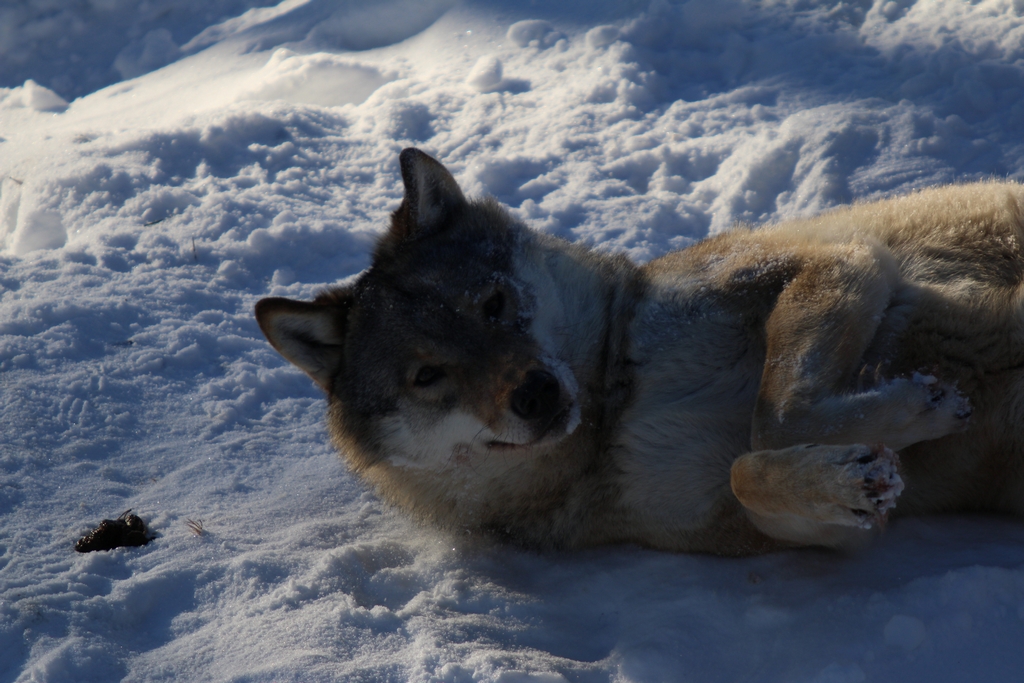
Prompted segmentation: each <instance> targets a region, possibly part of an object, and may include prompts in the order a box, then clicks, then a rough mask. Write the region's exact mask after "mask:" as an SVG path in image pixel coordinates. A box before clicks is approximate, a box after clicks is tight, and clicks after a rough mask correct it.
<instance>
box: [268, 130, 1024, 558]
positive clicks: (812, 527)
mask: <svg viewBox="0 0 1024 683" xmlns="http://www.w3.org/2000/svg"><path fill="white" fill-rule="evenodd" d="M399 161H400V166H401V175H402V180H403V183H404V189H405V194H404V198H403V199H402V201H401V204H400V205H399V207H398V209H397V210H395V211H394V213H393V214H392V215H391V221H390V227H389V229H388V230H387V231H386V233H384V234H383V236H382V237H381V239H380V240H379V242H378V244H377V246H376V250H375V252H374V254H373V258H372V265H371V267H370V268H369V269H368V270H366V271H365V272H363V273H362V274H361V275H360V276H359V277H358V278H357V279H356V280H355V281H354V282H352V283H351V284H349V285H346V286H343V287H337V286H336V287H331V288H328V289H326V290H325V291H323V292H322V293H321V294H319V295H318V296H317V297H316V298H315V300H313V301H293V300H289V299H283V298H267V299H263V300H261V301H259V302H258V303H257V305H256V318H257V320H258V322H259V325H260V328H261V329H262V330H263V332H264V334H265V335H266V337H267V339H268V340H269V342H270V343H271V345H272V346H273V347H274V348H275V349H276V350H277V351H279V352H280V353H281V354H282V355H283V356H284V357H285V358H286V359H287V360H289V361H291V362H292V363H294V364H295V365H296V366H298V367H299V368H301V369H302V370H303V371H305V372H306V373H307V374H308V375H309V376H310V377H311V378H312V379H313V380H314V381H315V382H316V383H317V384H318V385H320V387H322V388H323V390H324V391H325V392H326V395H327V403H328V407H327V424H328V427H329V432H330V435H331V438H332V440H333V442H334V444H335V445H336V446H337V448H338V450H339V451H340V452H341V454H342V456H343V457H344V458H345V459H346V460H347V462H348V465H349V466H350V467H351V469H352V471H354V472H355V473H356V474H357V475H358V476H359V477H361V478H362V479H364V480H365V481H366V482H368V483H369V484H370V485H371V486H372V487H373V489H375V490H376V491H377V493H378V494H379V495H380V496H381V497H382V498H384V499H385V500H387V501H390V502H391V503H393V504H394V505H396V506H398V507H400V508H403V509H405V510H407V511H409V512H411V513H412V514H413V515H415V516H416V517H419V518H423V519H427V520H430V521H432V522H433V523H435V524H438V525H440V526H442V527H446V528H449V529H458V530H462V529H465V530H470V531H474V532H478V533H482V534H486V535H491V536H495V537H498V538H501V539H505V540H509V541H512V542H514V543H518V544H521V545H526V546H531V547H536V548H580V547H586V546H593V545H598V544H609V543H634V544H639V545H642V546H648V547H652V548H659V549H665V550H671V551H682V552H703V553H714V554H720V555H750V554H756V553H764V552H769V551H774V550H777V549H781V548H790V547H797V546H825V547H831V548H856V547H859V546H861V545H862V544H863V543H865V542H866V540H867V539H869V538H870V537H871V536H872V534H875V533H877V530H878V529H879V528H880V527H881V526H882V525H883V524H884V522H885V521H886V519H887V518H888V517H889V516H890V513H892V512H894V510H895V509H896V508H895V506H896V501H897V497H898V498H899V508H898V511H899V513H900V514H924V513H934V512H946V511H969V510H982V511H1000V512H1008V513H1014V514H1021V513H1022V512H1024V457H1022V455H1024V419H1022V418H1024V329H1022V321H1024V302H1022V297H1024V289H1022V282H1024V253H1022V244H1024V233H1022V230H1024V218H1022V206H1024V188H1022V186H1021V185H1018V184H1015V183H1012V182H984V183H976V184H963V185H953V186H947V187H939V188H933V189H927V190H922V191H919V192H915V193H913V194H910V195H907V196H902V197H898V198H894V199H887V200H884V201H879V202H875V203H862V204H857V205H853V206H848V207H844V208H839V209H836V210H833V211H829V212H827V213H825V214H822V215H819V216H817V217H814V218H808V219H801V220H794V221H789V222H783V223H778V224H774V225H767V226H764V227H759V228H756V229H754V228H751V227H749V226H737V227H736V228H735V229H733V230H731V231H729V232H726V233H724V234H720V235H717V236H714V237H710V238H707V239H705V240H703V241H700V242H698V243H696V244H694V245H692V246H690V247H688V248H685V249H683V250H681V251H676V252H672V253H669V254H667V255H665V256H662V257H661V258H658V259H655V260H653V261H651V262H649V263H647V264H646V265H637V264H635V263H633V262H631V261H630V260H628V259H627V258H625V257H624V256H621V255H611V254H604V253H600V252H598V251H595V250H594V249H592V248H589V247H587V246H584V245H581V244H573V243H569V242H566V241H563V240H561V239H558V238H555V237H553V236H550V235H547V234H542V233H539V232H536V231H534V230H531V229H529V228H528V227H527V226H526V225H524V224H523V223H522V222H520V221H519V220H517V219H516V218H514V217H513V216H511V215H510V214H509V212H508V211H507V210H506V209H505V208H503V207H502V206H501V205H499V204H498V203H497V202H496V201H495V200H494V199H493V198H483V199H473V200H470V199H467V198H466V197H465V196H464V195H463V193H462V191H461V189H460V188H459V185H458V184H457V183H456V181H455V179H454V178H453V177H452V175H451V174H450V173H449V172H448V170H447V169H446V168H445V167H444V166H443V165H442V164H440V163H439V162H438V161H436V160H435V159H433V158H431V157H430V156H428V155H426V154H425V153H423V152H421V151H419V150H417V149H406V150H404V151H403V152H402V153H401V155H400V157H399Z"/></svg>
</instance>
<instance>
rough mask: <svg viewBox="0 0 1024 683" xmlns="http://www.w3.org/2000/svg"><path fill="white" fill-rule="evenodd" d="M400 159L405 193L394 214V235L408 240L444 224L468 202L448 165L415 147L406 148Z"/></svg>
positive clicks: (392, 235) (392, 225)
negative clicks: (453, 212)
mask: <svg viewBox="0 0 1024 683" xmlns="http://www.w3.org/2000/svg"><path fill="white" fill-rule="evenodd" d="M398 161H399V163H400V164H401V166H402V182H403V183H405V197H404V198H403V199H402V205H401V206H399V207H398V210H397V211H395V213H394V216H392V219H391V237H392V238H393V239H397V240H399V241H404V240H406V239H408V238H409V237H419V236H422V235H426V234H429V233H430V232H433V231H434V230H436V229H437V228H439V227H441V225H442V224H443V223H444V219H445V218H446V217H447V215H448V214H449V213H450V212H451V211H452V210H453V209H455V208H457V207H459V206H462V205H464V204H465V203H466V198H465V197H464V196H462V190H461V189H459V184H458V183H456V182H455V178H453V177H452V174H451V173H449V172H448V169H446V168H445V167H444V166H443V165H441V163H440V162H438V161H437V160H436V159H433V158H431V157H429V156H427V155H426V154H424V153H423V152H421V151H419V150H418V149H416V148H415V147H409V148H407V149H403V150H402V153H401V154H400V155H399V157H398Z"/></svg>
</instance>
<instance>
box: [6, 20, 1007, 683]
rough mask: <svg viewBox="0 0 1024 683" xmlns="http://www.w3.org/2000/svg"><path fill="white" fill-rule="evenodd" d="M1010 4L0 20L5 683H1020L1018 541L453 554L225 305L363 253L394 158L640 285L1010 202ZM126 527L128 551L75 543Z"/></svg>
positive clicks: (974, 531)
mask: <svg viewBox="0 0 1024 683" xmlns="http://www.w3.org/2000/svg"><path fill="white" fill-rule="evenodd" d="M1022 15H1024V2H1021V0H1013V2H1011V1H1010V0H975V1H973V2H962V1H954V0H932V1H925V0H919V1H917V2H915V1H914V0H886V1H877V2H871V1H870V0H850V1H843V2H839V1H838V0H764V1H762V2H754V1H753V0H749V1H748V0H692V1H691V2H664V1H656V2H654V3H653V4H649V3H648V2H647V1H646V0H644V1H643V2H633V1H631V0H619V1H617V2H616V1H613V0H593V1H591V2H587V1H585V0H567V1H566V2H562V3H536V2H535V3H520V2H514V1H513V0H467V1H466V2H462V3H455V2H453V1H448V0H420V1H414V0H383V1H379V2H368V1H365V0H338V1H328V0H285V1H284V2H282V3H280V4H277V5H274V4H273V3H272V2H255V1H251V0H250V1H245V0H90V1H89V2H75V3H62V2H58V1H56V0H23V1H22V2H10V3H5V4H3V6H2V7H0V86H2V87H0V179H2V180H0V183H2V184H0V392H2V400H0V681H115V680H128V681H157V680H173V681H334V680H365V681H390V680H395V681H400V680H416V681H426V680H438V681H451V682H455V681H471V680H487V681H502V682H505V683H513V682H519V681H537V682H548V681H562V680H580V681H609V680H612V681H701V682H705V681H796V682H804V681H806V682H819V683H826V682H828V683H858V682H861V681H928V682H933V681H1010V680H1018V679H1019V677H1020V672H1021V671H1022V670H1024V648H1022V647H1021V643H1022V640H1024V525H1022V524H1021V523H1020V522H1018V521H1015V520H1006V519H991V518H976V517H973V518H972V517H936V518H927V519H906V520H899V521H897V522H895V523H893V524H891V525H890V527H889V529H888V530H887V532H886V533H885V535H884V536H883V537H882V538H881V539H880V541H879V542H878V543H877V544H875V545H874V546H873V547H871V548H869V549H868V550H866V551H864V552H862V553H861V554H858V555H856V556H853V557H846V556H840V555H836V554H830V553H823V552H816V551H808V552H791V553H779V554H776V555H772V556H768V557H760V558H753V559H747V560H728V559H719V558H712V557H702V556H685V555H672V554H667V553H658V552H651V551H645V550H641V549H637V548H632V547H615V548H604V549H598V550H592V551H586V552H580V553H573V554H541V555H538V554H532V553H527V552H521V551H518V550H514V549H510V548H505V547H496V546H493V545H490V544H488V543H485V542H481V541H477V540H473V539H468V538H461V537H453V536H451V535H447V534H444V533H440V532H437V531H435V530H432V529H429V528H422V527H420V526H417V525H416V524H414V523H412V522H410V521H409V520H407V519H405V518H404V517H402V516H401V515H400V514H397V513H394V512H392V511H390V510H388V509H387V508H385V507H384V506H382V505H381V504H380V503H379V502H378V501H377V500H376V499H375V498H374V497H373V496H372V495H371V494H369V493H367V492H365V490H364V488H363V487H362V486H361V485H360V484H359V483H358V482H357V481H355V480H354V479H353V478H352V477H351V476H350V475H349V474H348V473H347V472H346V471H345V469H344V467H343V466H342V465H341V463H340V461H339V459H338V458H337V456H336V455H335V454H334V453H332V452H331V449H330V448H329V447H328V446H327V443H326V437H325V434H324V429H323V426H322V414H323V410H324V402H323V399H322V397H321V395H320V394H319V393H318V390H317V389H316V388H315V387H314V386H313V384H312V383H311V382H310V381H309V380H308V379H307V378H306V377H305V376H304V375H302V374H301V373H300V372H299V371H297V370H295V369H293V368H291V367H289V366H287V365H286V364H285V362H284V361H283V360H282V359H281V358H280V357H279V356H277V354H275V353H274V352H273V351H272V350H271V349H270V348H269V346H268V345H267V344H266V343H265V342H264V341H263V339H262V337H261V335H260V333H259V330H258V329H257V326H256V324H255V321H254V320H253V317H252V306H253V304H254V302H255V301H256V300H257V299H258V298H259V297H262V296H266V295H284V296H292V297H309V296H311V295H312V294H313V293H314V292H315V291H316V290H317V289H318V288H319V287H321V286H323V285H324V284H329V283H333V282H337V281H339V280H342V279H344V278H346V277H349V276H352V275H354V274H356V273H358V272H359V271H360V270H361V269H362V268H364V267H365V266H366V265H367V259H368V254H369V251H370V249H371V248H372V244H373V242H374V239H375V237H376V236H377V235H378V234H379V232H380V231H381V229H382V227H383V225H384V221H385V218H386V216H387V213H388V211H389V210H392V209H393V208H394V207H395V206H396V205H397V202H398V200H399V199H400V195H401V183H400V180H399V174H398V163H397V154H398V152H399V150H400V149H401V148H403V147H405V146H408V145H417V146H420V147H421V148H423V149H424V150H426V151H427V152H429V153H431V154H434V155H436V156H437V157H438V158H440V159H442V160H443V161H444V162H445V163H446V164H448V166H449V168H451V169H452V171H453V172H454V173H455V175H456V177H457V178H458V179H459V181H460V182H461V183H462V184H463V187H464V189H465V190H466V191H467V192H468V193H471V194H481V193H485V192H486V193H491V194H493V195H495V196H496V197H498V199H500V200H501V201H503V202H506V203H507V204H509V205H510V206H512V207H513V208H514V210H516V211H517V212H518V213H519V215H521V216H522V217H523V218H525V219H527V220H528V221H529V222H530V223H531V224H532V225H534V226H535V227H537V228H538V229H541V230H545V231H548V232H550V233H553V234H557V235H561V236H563V237H566V238H569V239H576V240H582V241H584V242H586V243H590V244H593V245H595V246H596V247H597V248H599V249H604V250H608V251H621V252H625V253H628V254H630V255H632V256H633V257H634V258H637V259H639V260H646V259H649V258H652V257H654V256H657V255H659V254H663V253H665V252H666V251H668V250H670V249H673V248H677V247H682V246H685V245H687V244H690V243H691V242H692V241H693V240H695V239H698V238H701V237H703V236H705V235H708V234H711V233H715V232H718V231H721V230H725V229H728V228H729V226H731V225H733V224H734V223H735V222H737V221H750V222H757V221H764V220H772V219H777V218H783V217H791V216H800V215H807V214H812V213H815V212H817V211H820V210H823V209H826V208H828V207H831V206H835V205H837V204H841V203H844V202H848V201H851V200H856V199H862V198H871V197H876V196H883V195H887V194H891V193H894V192H899V191H905V190H909V189H911V188H915V187H922V186H927V185H932V184H936V183H942V182H948V181H954V180H963V179H972V178H982V177H991V176H995V177H1012V178H1022V177H1024V18H1022ZM128 508H132V509H134V510H135V511H136V512H137V513H138V514H140V515H141V516H142V517H143V518H144V519H145V520H146V521H147V522H148V523H149V524H150V525H151V526H152V528H153V529H154V530H155V531H156V532H157V533H159V538H158V539H157V540H156V541H155V542H153V543H151V544H150V545H148V546H146V547H144V548H134V549H119V550H114V551H111V552H99V553H92V554H88V555H79V554H76V553H74V552H73V551H72V545H73V543H74V541H75V539H76V538H77V537H78V536H80V535H81V534H82V533H84V532H85V531H86V530H87V529H88V528H90V527H91V526H93V525H95V524H97V523H98V522H99V521H100V520H101V519H102V518H104V517H114V516H116V515H117V514H119V513H120V512H122V511H123V510H125V509H128ZM190 519H191V520H199V519H201V520H203V526H204V528H205V529H206V532H205V533H204V534H203V535H202V536H196V535H193V534H192V533H191V532H190V531H189V528H188V527H187V526H186V522H187V521H188V520H190Z"/></svg>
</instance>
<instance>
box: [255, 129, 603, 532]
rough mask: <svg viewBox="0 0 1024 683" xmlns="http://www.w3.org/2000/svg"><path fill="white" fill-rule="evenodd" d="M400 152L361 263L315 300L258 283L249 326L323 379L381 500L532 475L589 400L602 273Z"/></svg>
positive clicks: (468, 489) (347, 445)
mask: <svg viewBox="0 0 1024 683" xmlns="http://www.w3.org/2000/svg"><path fill="white" fill-rule="evenodd" d="M400 162H401V169H402V179H403V181H404V184H405V197H404V199H403V200H402V203H401V205H400V206H399V207H398V209H397V210H396V211H395V212H394V214H393V215H392V217H391V227H390V230H389V231H388V232H387V233H386V234H385V235H384V236H383V237H382V238H381V240H380V242H379V243H378V245H377V249H376V252H375V254H374V258H373V264H372V266H371V267H370V269H369V270H367V271H366V272H364V273H363V274H362V275H361V276H360V277H359V278H358V280H357V281H356V282H355V283H354V284H352V285H351V286H349V287H345V288H335V289H331V290H328V291H326V292H324V293H322V294H321V295H320V296H318V297H317V298H316V300H314V301H312V302H301V301H292V300H288V299H279V298H272V299H263V300H262V301H260V302H259V303H258V304H257V305H256V317H257V319H258V321H259V324H260V327H261V329H262V330H263V332H264V334H265V335H266V336H267V339H268V340H269V341H270V343H271V344H272V345H273V346H274V348H275V349H277V350H278V351H279V352H280V353H281V354H282V355H283V356H284V357H285V358H287V359H288V360H289V361H291V362H292V363H294V364H295V365H297V366H298V367H299V368H301V369H302V370H304V371H305V372H306V373H307V374H308V375H309V376H310V377H312V378H313V380H314V381H316V383H317V384H319V385H320V386H321V387H322V388H323V389H324V390H325V391H326V392H327V394H328V397H329V404H330V409H329V420H328V421H329V425H330V428H331V431H332V434H333V436H334V438H335V440H336V442H337V443H338V445H339V447H340V449H341V450H342V452H343V454H344V455H345V456H346V457H347V458H348V459H349V461H350V464H351V465H352V466H353V468H354V469H355V470H356V471H357V472H361V473H363V474H364V475H365V476H367V477H368V478H370V479H371V480H374V482H375V483H376V484H377V485H378V488H380V489H382V490H383V492H384V493H385V494H386V495H388V497H390V498H392V499H393V500H397V501H398V502H400V503H406V504H407V505H408V506H410V507H419V508H423V507H427V508H430V507H431V506H434V507H436V506H438V505H444V504H450V505H457V504H458V502H455V501H454V499H455V498H465V496H467V495H468V496H471V497H474V498H479V497H486V496H492V497H493V496H494V495H497V494H496V493H495V491H494V489H495V487H497V488H499V489H502V488H521V487H529V486H533V485H535V483H536V482H533V483H531V481H529V480H531V479H532V478H534V476H535V475H533V474H528V473H530V472H533V471H534V469H535V467H536V461H537V460H538V459H540V458H544V457H546V456H550V454H551V453H552V452H554V451H556V450H557V449H558V448H559V444H560V443H561V442H563V441H565V440H567V439H571V435H572V434H573V432H574V431H576V428H577V426H578V425H579V423H580V421H581V417H583V418H586V417H587V415H588V411H587V406H586V405H585V404H586V403H587V398H586V393H587V392H586V391H581V390H580V387H581V383H586V384H587V385H589V386H592V385H593V384H595V379H594V377H593V375H594V373H596V372H599V368H597V367H596V366H597V365H598V364H599V362H600V359H601V358H602V353H603V351H602V350H603V348H604V343H605V336H606V331H605V328H604V325H605V314H606V310H605V309H606V305H605V299H606V297H607V290H608V286H607V282H606V280H607V278H606V277H605V276H602V275H601V274H599V273H596V272H595V269H594V268H593V264H592V263H590V262H589V261H590V260H593V259H594V257H593V256H590V255H589V253H588V252H586V251H584V250H581V249H576V248H574V247H571V246H570V245H568V244H566V243H564V242H561V241H559V240H553V239H552V238H549V237H545V236H542V235H538V234H536V233H533V232H531V231H529V230H528V229H527V228H526V227H525V226H523V225H522V224H521V223H519V222H517V221H516V220H514V219H513V218H512V217H511V216H510V215H509V214H508V213H507V212H506V211H505V210H504V209H503V208H502V207H501V206H499V205H498V204H497V202H495V201H494V200H493V199H484V200H478V201H468V200H467V199H466V198H465V197H464V196H463V194H462V191H461V190H460V189H459V186H458V184H457V183H456V182H455V179H454V178H453V177H452V176H451V174H450V173H449V172H448V171H447V170H446V169H445V168H444V166H442V165H441V164H440V163H438V162H437V161H435V160H434V159H432V158H430V157H429V156H427V155H426V154H424V153H422V152H420V151H419V150H416V149H406V150H405V151H403V152H402V154H401V157H400ZM586 388H587V387H584V389H586ZM547 469H548V470H549V471H551V472H553V470H552V468H550V467H547ZM557 469H558V468H557V467H555V468H554V470H557ZM398 471H401V472H404V473H405V474H404V475H401V474H396V472H398ZM410 475H411V476H410ZM398 480H403V481H405V482H406V484H402V483H399V481H398ZM403 487H404V488H403ZM410 487H412V488H417V487H418V488H423V487H428V488H430V489H431V490H430V492H429V493H426V492H424V491H419V492H413V491H411V490H407V489H409V488H410ZM436 489H444V491H441V490H436ZM422 496H428V497H431V498H434V499H437V500H434V501H433V502H431V503H428V504H426V505H425V506H424V505H423V503H424V501H420V500H416V498H417V497H422ZM498 497H500V495H499V496H498ZM439 499H446V500H447V499H452V500H451V501H449V502H448V503H441V502H439ZM427 512H428V513H429V512H431V511H430V510H427Z"/></svg>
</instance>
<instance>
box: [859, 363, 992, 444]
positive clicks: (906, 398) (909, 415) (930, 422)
mask: <svg viewBox="0 0 1024 683" xmlns="http://www.w3.org/2000/svg"><path fill="white" fill-rule="evenodd" d="M882 391H883V393H884V394H887V398H888V401H887V403H888V404H889V406H890V410H888V411H887V413H888V414H887V417H888V421H890V424H889V425H887V427H886V428H885V429H880V430H879V431H880V436H882V437H883V439H884V441H885V443H887V444H889V445H890V446H892V447H893V448H895V449H896V450H899V449H901V448H905V447H906V446H909V445H911V444H914V443H917V442H918V441H929V440H931V439H938V438H940V437H943V436H946V435H948V434H956V433H958V432H962V431H964V430H965V429H967V426H968V424H969V420H970V417H971V414H972V413H973V412H974V408H973V407H972V406H971V402H970V401H969V400H968V398H967V397H966V396H964V395H963V394H961V393H960V392H959V391H957V389H956V387H955V386H954V385H952V384H948V383H946V382H942V381H940V380H939V379H938V378H936V377H935V376H933V375H923V374H921V373H918V372H915V373H914V375H913V377H912V378H910V379H895V380H892V382H890V383H889V384H888V385H886V387H885V388H884V389H882Z"/></svg>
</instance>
